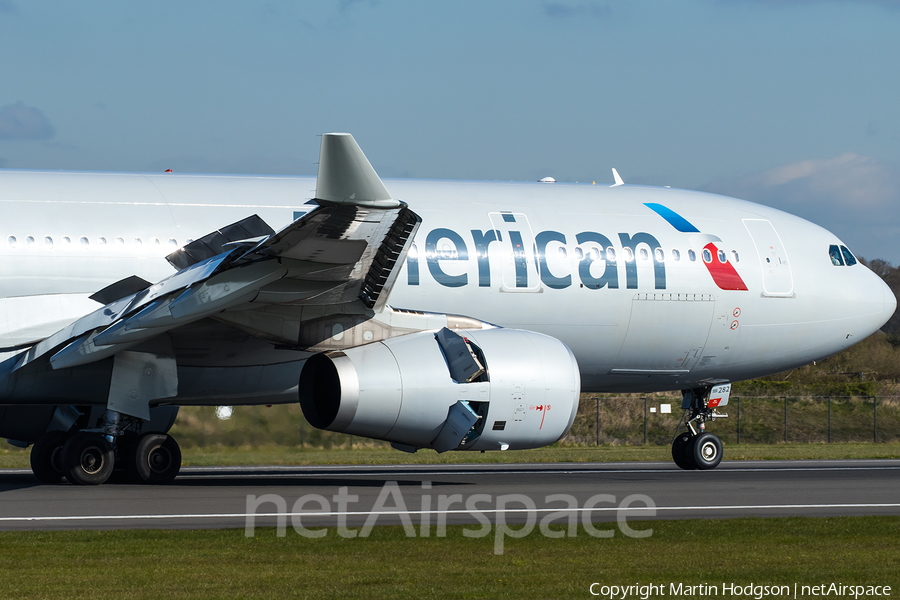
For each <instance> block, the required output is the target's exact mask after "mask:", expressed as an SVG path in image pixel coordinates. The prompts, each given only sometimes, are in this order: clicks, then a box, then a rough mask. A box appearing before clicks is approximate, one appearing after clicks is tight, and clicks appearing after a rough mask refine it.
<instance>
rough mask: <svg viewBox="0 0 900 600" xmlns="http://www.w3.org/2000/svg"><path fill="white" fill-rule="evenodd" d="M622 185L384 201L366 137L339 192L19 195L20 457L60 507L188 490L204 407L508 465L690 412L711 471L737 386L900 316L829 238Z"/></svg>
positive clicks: (243, 188)
mask: <svg viewBox="0 0 900 600" xmlns="http://www.w3.org/2000/svg"><path fill="white" fill-rule="evenodd" d="M615 179H616V184H615V185H613V186H611V187H607V186H597V185H565V184H554V183H549V184H548V183H537V182H536V183H480V182H446V181H441V182H434V181H403V180H396V181H394V180H392V181H389V182H388V186H387V187H386V186H385V185H384V184H383V183H382V181H381V180H380V179H379V177H378V175H377V174H376V173H375V171H374V169H373V168H372V167H371V165H370V164H369V161H368V160H367V159H366V157H365V156H364V154H363V153H362V151H361V150H360V149H359V146H357V144H356V142H355V141H354V140H353V138H352V137H351V136H350V135H348V134H326V135H324V136H323V138H322V146H321V154H320V162H319V172H318V177H317V178H316V179H313V178H304V177H250V176H217V175H180V174H170V173H166V174H139V173H123V174H115V173H77V172H51V171H41V172H36V171H15V170H3V171H0V206H2V210H3V222H2V225H0V235H2V237H0V240H2V244H0V246H2V247H0V296H2V299H0V347H2V348H0V351H2V353H3V354H2V357H0V358H2V363H0V436H2V437H6V438H8V439H9V440H10V442H11V443H14V444H17V445H21V446H25V445H28V444H34V445H33V447H32V450H31V464H32V468H33V470H34V473H35V475H36V476H37V477H38V478H39V479H40V480H41V481H44V482H61V481H62V480H63V478H65V479H67V480H68V481H70V482H71V483H76V484H99V483H103V482H104V481H106V480H107V479H108V478H109V477H110V475H111V474H112V473H113V472H114V470H121V471H123V472H125V473H126V474H127V475H129V476H130V477H131V478H133V479H136V480H138V481H144V482H147V483H164V482H167V481H171V480H172V479H173V478H174V477H175V476H176V475H177V474H178V470H179V468H180V464H181V452H180V450H179V448H178V444H177V443H176V442H175V440H174V439H172V437H171V436H169V435H168V434H167V433H166V432H167V431H168V430H169V428H170V427H171V425H172V423H173V422H174V419H175V416H176V413H177V407H178V406H181V405H238V404H274V403H289V402H299V403H300V405H301V407H302V409H303V413H304V415H305V416H306V418H307V419H308V420H309V422H310V423H312V424H313V425H314V426H316V427H319V428H322V429H328V430H331V431H338V432H345V433H348V434H353V435H359V436H367V437H370V438H375V439H380V440H387V441H389V442H391V443H392V444H393V446H394V447H395V448H398V449H400V450H406V451H415V450H417V449H420V448H432V449H434V450H437V451H438V452H444V451H447V450H506V449H521V448H535V447H539V446H544V445H547V444H552V443H553V442H555V441H557V440H559V439H560V438H562V437H563V436H564V435H565V433H566V431H567V430H568V429H569V427H570V426H571V424H572V421H573V419H574V418H575V412H576V409H577V407H578V398H579V393H580V391H582V390H584V391H592V392H650V391H656V390H673V389H674V390H682V391H683V397H684V400H683V404H682V408H683V409H684V414H685V416H684V422H683V427H682V428H681V433H680V434H679V435H678V436H676V438H675V440H674V442H673V448H672V454H673V458H674V460H675V462H676V463H677V464H678V465H679V466H680V467H682V468H686V469H694V468H700V469H709V468H714V467H715V466H716V465H717V464H718V463H719V461H720V460H721V458H722V444H721V442H720V441H719V439H718V438H717V437H716V436H715V435H713V434H712V433H710V432H707V431H705V429H706V425H707V423H709V422H710V421H713V420H714V419H716V418H717V417H720V416H724V415H722V414H720V413H719V412H718V411H719V410H720V409H721V407H723V406H725V405H726V404H727V402H728V393H729V390H730V383H731V382H733V381H737V380H741V379H747V378H752V377H757V376H761V375H766V374H770V373H775V372H779V371H784V370H786V369H790V368H792V367H796V366H800V365H804V364H807V363H810V362H812V361H813V360H816V359H820V358H823V357H826V356H829V355H831V354H834V353H835V352H839V351H841V350H843V349H845V348H847V347H848V346H850V345H851V344H854V343H856V342H858V341H860V340H862V339H863V338H865V337H866V336H868V335H870V334H871V333H873V332H875V331H877V330H878V329H879V328H880V327H881V326H882V325H883V324H884V323H885V322H886V321H887V320H888V318H889V317H890V316H891V315H892V314H893V312H894V309H895V307H896V300H895V298H894V296H893V294H892V293H891V291H890V290H889V289H888V287H887V286H886V285H885V284H884V283H883V282H882V281H881V279H879V278H878V277H877V276H876V275H874V274H873V273H872V272H871V271H869V270H868V269H867V268H866V267H864V266H863V265H861V264H859V263H858V262H857V260H856V258H855V257H854V256H853V254H852V253H851V252H850V250H849V249H848V248H847V247H846V246H845V245H844V244H843V243H842V242H841V241H840V240H839V239H838V238H837V236H835V235H834V234H832V233H830V232H828V231H826V230H824V229H822V228H821V227H818V226H816V225H813V224H812V223H809V222H807V221H804V220H803V219H800V218H798V217H794V216H792V215H789V214H786V213H783V212H781V211H778V210H775V209H772V208H768V207H765V206H760V205H757V204H752V203H749V202H744V201H740V200H735V199H732V198H726V197H722V196H716V195H711V194H705V193H698V192H689V191H684V190H675V189H668V188H653V187H644V186H632V185H624V184H622V182H621V179H620V178H619V177H618V174H616V175H615ZM388 187H389V188H390V191H388ZM229 223H230V225H229ZM210 232H212V233H210Z"/></svg>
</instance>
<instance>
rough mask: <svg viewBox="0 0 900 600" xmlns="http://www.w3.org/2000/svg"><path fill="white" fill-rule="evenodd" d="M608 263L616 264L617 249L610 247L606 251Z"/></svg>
mask: <svg viewBox="0 0 900 600" xmlns="http://www.w3.org/2000/svg"><path fill="white" fill-rule="evenodd" d="M606 260H607V262H616V249H615V248H613V247H612V246H610V247H609V248H607V249H606Z"/></svg>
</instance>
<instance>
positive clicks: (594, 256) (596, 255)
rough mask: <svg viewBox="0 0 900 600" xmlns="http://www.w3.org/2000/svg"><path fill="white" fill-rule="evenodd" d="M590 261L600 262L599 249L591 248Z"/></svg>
mask: <svg viewBox="0 0 900 600" xmlns="http://www.w3.org/2000/svg"><path fill="white" fill-rule="evenodd" d="M591 260H593V261H595V262H596V261H598V260H600V249H599V248H591Z"/></svg>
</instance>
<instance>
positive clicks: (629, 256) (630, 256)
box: [622, 248, 634, 262]
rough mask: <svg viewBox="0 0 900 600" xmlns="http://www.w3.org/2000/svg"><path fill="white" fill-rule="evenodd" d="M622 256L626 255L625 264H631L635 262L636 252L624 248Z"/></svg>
mask: <svg viewBox="0 0 900 600" xmlns="http://www.w3.org/2000/svg"><path fill="white" fill-rule="evenodd" d="M622 254H624V255H625V262H631V261H633V260H634V252H633V251H632V250H631V248H622Z"/></svg>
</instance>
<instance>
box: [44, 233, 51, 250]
mask: <svg viewBox="0 0 900 600" xmlns="http://www.w3.org/2000/svg"><path fill="white" fill-rule="evenodd" d="M44 248H47V249H48V250H49V249H51V248H53V238H52V237H50V236H49V235H48V236H47V237H45V238H44Z"/></svg>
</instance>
